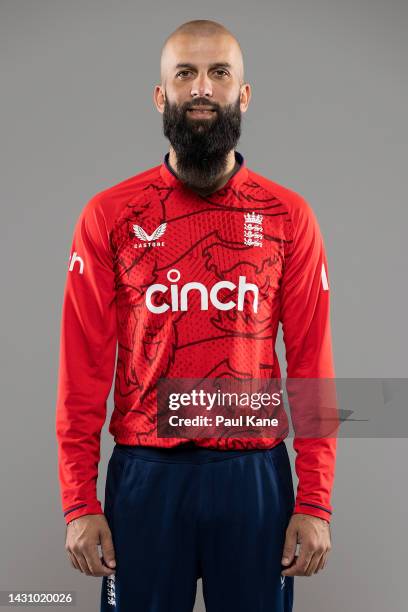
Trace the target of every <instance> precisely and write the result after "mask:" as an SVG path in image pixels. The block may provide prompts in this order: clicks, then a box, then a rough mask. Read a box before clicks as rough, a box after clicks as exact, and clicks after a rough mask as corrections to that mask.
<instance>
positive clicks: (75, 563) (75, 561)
mask: <svg viewBox="0 0 408 612" xmlns="http://www.w3.org/2000/svg"><path fill="white" fill-rule="evenodd" d="M67 552H68V557H69V560H70V562H71V565H72V567H73V568H75V569H77V570H79V571H81V568H80V567H79V565H78V562H77V560H76V559H75V556H74V555H73V554H72V553H71V551H69V550H68V551H67Z"/></svg>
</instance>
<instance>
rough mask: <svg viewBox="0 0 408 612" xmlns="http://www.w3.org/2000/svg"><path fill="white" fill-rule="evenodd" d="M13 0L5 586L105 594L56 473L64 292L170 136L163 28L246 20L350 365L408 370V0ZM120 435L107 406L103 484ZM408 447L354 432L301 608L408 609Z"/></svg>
mask: <svg viewBox="0 0 408 612" xmlns="http://www.w3.org/2000/svg"><path fill="white" fill-rule="evenodd" d="M0 6H1V10H0V23H1V31H0V45H1V68H2V71H1V74H2V76H1V86H2V94H1V105H2V108H1V114H0V121H1V143H2V147H1V159H0V169H1V170H0V171H1V213H2V222H1V225H0V227H1V267H2V271H1V279H2V287H1V289H2V291H1V307H2V314H1V324H2V325H1V341H2V342H1V357H2V365H1V389H2V414H1V419H2V420H1V433H0V436H1V438H0V443H1V444H0V465H1V471H2V479H1V485H2V489H1V490H2V504H1V526H0V530H1V551H2V554H1V557H0V589H15V590H17V589H20V590H23V589H24V590H27V589H36V590H48V591H59V590H74V591H76V592H77V600H78V605H77V608H76V609H77V610H79V611H80V612H90V611H92V610H97V609H98V604H99V589H100V579H97V578H92V577H88V576H85V575H83V574H80V573H79V572H78V571H76V570H74V569H72V568H71V566H70V564H69V561H68V558H67V557H66V553H65V550H64V539H65V523H64V520H63V517H62V513H61V508H60V499H59V490H58V483H57V468H56V441H55V436H54V409H55V398H56V376H57V365H58V363H57V356H58V331H59V321H60V308H61V301H62V292H63V285H64V279H65V274H66V267H67V261H68V256H69V249H70V242H71V237H72V231H73V227H74V223H75V221H76V219H77V217H78V215H79V213H80V211H81V209H82V207H83V206H84V205H85V203H86V202H87V201H88V199H89V198H90V197H91V196H92V195H93V194H94V193H96V192H98V191H100V190H102V189H104V188H107V187H108V186H110V185H113V184H115V183H116V182H119V181H120V180H123V179H125V178H127V177H129V176H132V175H134V174H137V173H139V172H141V171H143V170H145V169H147V168H150V167H152V166H154V165H156V164H158V163H160V162H161V160H162V157H163V155H164V154H165V153H166V151H167V150H168V143H167V142H166V141H165V139H164V137H163V136H162V132H161V126H162V123H161V120H162V117H161V115H159V114H158V112H157V111H156V109H155V107H154V106H153V101H152V95H153V87H154V85H155V84H156V83H159V51H160V47H161V44H162V42H163V41H164V39H165V37H166V36H167V35H168V34H169V33H170V32H171V31H172V30H173V29H174V28H175V27H177V26H178V25H179V24H180V23H182V22H184V21H187V20H190V19H196V18H207V19H216V20H218V21H221V23H224V24H225V25H226V26H227V27H228V28H230V29H231V31H232V32H233V33H235V34H236V36H237V37H238V39H239V40H240V42H241V45H242V48H243V50H244V56H245V57H244V59H245V67H246V81H248V82H250V83H251V85H252V88H253V97H252V100H251V103H250V107H249V110H248V112H247V113H246V115H244V117H243V135H242V138H241V141H240V143H239V145H238V147H237V149H238V150H239V151H240V152H242V154H243V155H244V156H245V157H246V161H247V164H248V166H249V167H250V168H252V169H253V170H255V171H256V172H259V173H260V174H263V175H264V176H266V177H268V178H270V179H272V180H275V181H277V182H279V183H281V184H283V185H286V186H288V187H290V188H292V189H294V190H296V191H298V192H299V193H301V194H302V195H303V196H304V197H306V199H307V200H308V201H309V202H310V204H311V205H312V206H313V208H314V210H315V211H316V213H317V216H318V219H319V222H320V225H321V228H322V231H323V234H324V238H325V242H326V247H327V252H328V258H329V274H330V280H331V291H332V327H333V339H334V350H335V360H336V371H337V376H338V377H406V376H407V358H406V347H407V326H406V318H405V313H406V311H407V292H406V267H407V266H406V251H405V248H404V247H405V245H404V238H405V236H406V229H407V221H408V218H407V203H406V179H407V172H406V160H407V156H406V154H407V146H406V145H407V122H406V109H407V107H408V106H407V102H408V100H407V80H406V66H404V63H405V62H404V59H406V54H407V40H406V37H405V39H403V34H404V33H406V30H407V13H408V10H407V4H406V3H404V2H403V0H387V2H385V0H383V1H382V2H379V1H378V0H365V1H363V0H353V1H351V0H342V1H341V2H340V0H337V1H335V2H334V1H329V2H323V1H320V0H313V1H307V0H306V1H305V0H296V1H294V0H289V1H288V0H285V1H284V2H283V1H282V2H276V1H268V2H267V1H266V0H265V1H264V2H256V1H255V2H254V3H253V4H252V6H250V5H249V3H248V1H245V2H244V1H243V0H235V1H234V2H230V3H227V2H222V1H221V2H220V1H219V0H217V1H216V2H214V1H212V0H208V1H207V2H206V3H204V4H203V3H202V2H197V1H189V2H187V1H184V2H181V1H178V2H175V1H173V2H164V1H161V2H157V1H156V2H136V0H134V1H121V2H113V1H112V2H107V1H98V2H97V1H92V0H83V1H81V2H68V1H67V0H64V1H62V0H56V1H51V0H49V1H46V0H35V1H34V0H31V1H28V0H27V1H21V0H14V1H6V0H1V4H0ZM404 68H405V70H404ZM280 351H281V348H280ZM281 363H282V364H283V363H284V362H283V361H281ZM109 407H110V408H109V416H110V412H111V409H112V405H111V398H110V403H109ZM112 446H113V440H112V438H111V436H110V434H108V433H107V424H105V428H104V436H103V447H102V456H103V459H102V462H101V466H100V469H101V472H100V473H101V475H102V476H101V478H100V479H99V495H100V499H102V498H103V487H104V479H105V470H106V466H107V461H108V458H109V455H110V452H111V449H112ZM288 448H289V450H290V453H291V459H292V461H293V451H292V440H289V441H288ZM407 450H408V444H407V440H405V439H393V440H388V439H380V440H371V439H364V440H363V439H361V440H360V439H353V440H350V439H341V440H340V441H339V454H338V462H337V478H336V484H335V490H334V496H333V503H334V507H335V515H334V518H333V523H332V534H333V544H334V549H333V551H332V554H331V557H330V560H329V564H328V566H327V569H326V570H325V571H324V572H323V573H320V574H318V575H316V576H313V577H312V578H296V580H295V584H296V587H295V588H296V591H295V602H296V603H295V612H312V611H313V612H323V611H326V610H330V611H331V612H343V611H344V610H348V611H349V612H357V611H358V612H360V611H361V610H370V612H383V611H384V610H385V609H390V610H392V611H393V612H402V611H403V610H406V603H405V598H406V596H405V593H404V586H405V582H406V552H405V550H406V504H407V496H406V491H405V485H404V484H403V485H402V487H401V483H403V482H404V481H405V479H406V467H405V466H406V460H407ZM401 488H403V489H404V491H401ZM4 609H6V608H4ZM10 609H11V608H10ZM196 610H197V611H198V610H200V611H201V610H204V605H203V602H202V597H201V583H199V584H198V595H197V603H196ZM248 612H250V611H248Z"/></svg>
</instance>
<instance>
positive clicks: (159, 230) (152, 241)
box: [133, 223, 167, 249]
mask: <svg viewBox="0 0 408 612" xmlns="http://www.w3.org/2000/svg"><path fill="white" fill-rule="evenodd" d="M166 226H167V223H161V224H160V225H159V227H156V229H155V230H154V232H153V234H150V236H149V234H146V232H145V230H144V229H143V228H142V227H140V225H134V226H133V231H134V232H135V235H136V236H137V237H138V238H139V240H142V241H143V243H140V242H139V244H135V245H134V248H135V249H140V248H143V247H158V246H164V242H156V241H157V239H158V238H160V236H163V234H164V232H165V231H166Z"/></svg>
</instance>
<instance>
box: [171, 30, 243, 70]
mask: <svg viewBox="0 0 408 612" xmlns="http://www.w3.org/2000/svg"><path fill="white" fill-rule="evenodd" d="M223 62H226V63H229V64H231V67H232V69H238V65H239V54H238V48H237V44H236V42H235V41H234V39H233V38H232V37H231V36H228V35H225V34H217V35H213V36H200V35H198V36H192V35H191V34H181V35H178V36H177V37H175V38H174V39H173V40H171V41H169V44H168V46H167V49H166V52H165V54H164V57H163V63H164V68H165V70H174V69H176V67H177V65H178V64H192V65H194V66H197V68H205V67H208V66H210V65H211V64H215V63H223Z"/></svg>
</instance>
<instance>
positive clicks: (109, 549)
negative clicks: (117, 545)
mask: <svg viewBox="0 0 408 612" xmlns="http://www.w3.org/2000/svg"><path fill="white" fill-rule="evenodd" d="M101 548H102V556H103V560H104V561H105V563H106V565H108V566H109V567H112V568H113V567H116V561H115V549H114V548H113V542H112V535H111V532H110V531H109V530H108V529H106V530H105V529H104V530H103V531H102V533H101Z"/></svg>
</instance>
